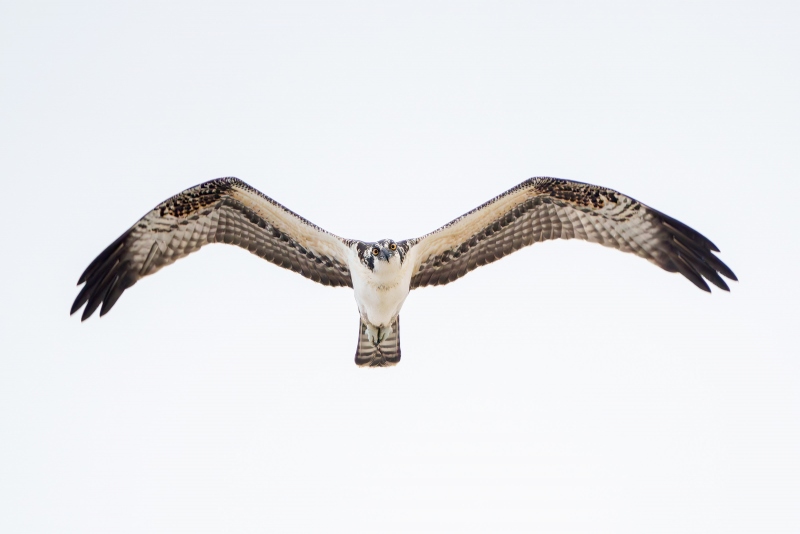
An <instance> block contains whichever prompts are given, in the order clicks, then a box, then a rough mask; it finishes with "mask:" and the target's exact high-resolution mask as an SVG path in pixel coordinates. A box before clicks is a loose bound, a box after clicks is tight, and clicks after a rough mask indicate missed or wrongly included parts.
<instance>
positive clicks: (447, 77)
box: [0, 0, 800, 534]
mask: <svg viewBox="0 0 800 534" xmlns="http://www.w3.org/2000/svg"><path fill="white" fill-rule="evenodd" d="M799 27H800V4H798V3H797V2H791V1H786V2H771V1H763V0H759V1H750V2H747V1H745V2H731V1H725V2H722V1H720V2H703V1H692V2H675V1H670V2H652V1H648V2H581V1H561V2H538V1H533V0H527V1H521V2H463V1H462V2H431V1H426V2H410V1H405V2H392V3H390V2H297V1H292V2H280V3H278V2H269V1H258V2H229V1H226V2H204V1H192V2H163V1H159V2H142V1H136V2H88V1H76V2H41V1H34V0H27V1H24V2H12V1H7V2H3V3H2V4H0V180H2V183H3V186H4V187H3V192H4V202H3V210H4V217H3V220H4V222H5V231H4V232H3V239H2V252H0V255H1V256H2V261H0V280H2V282H0V291H1V292H0V298H2V303H3V306H2V307H0V348H1V350H0V352H1V353H2V354H1V355H0V531H2V532H9V533H11V532H36V533H38V532H46V533H59V534H63V533H81V534H87V533H108V532H114V533H142V532H148V533H162V532H163V533H174V532H192V533H197V532H336V531H341V532H370V533H373V532H387V533H392V532H409V533H425V532H435V533H440V532H459V533H463V532H548V533H560V532H570V533H577V532H581V533H614V534H616V533H643V532H647V533H658V532H663V533H673V532H687V533H688V532H697V533H709V532H719V533H726V534H727V533H739V532H742V533H744V532H753V533H756V532H758V533H764V532H768V533H771V534H779V533H796V532H799V531H800V506H798V503H800V453H798V451H800V357H799V356H800V351H798V349H797V346H798V343H797V332H798V323H799V321H798V319H799V318H800V312H798V308H797V307H798V297H800V289H798V283H797V274H798V265H800V245H799V244H798V240H797V238H796V230H795V228H796V214H795V213H794V212H795V210H794V209H793V207H794V205H795V204H796V202H797V201H798V198H800V186H799V185H798V173H800V148H798V147H800V127H799V126H798V124H800V99H798V95H800V69H798V65H800V57H798V56H799V55H800V32H798V28H799ZM220 176H237V177H239V178H241V179H243V180H245V181H246V182H248V183H249V184H251V185H252V186H254V187H256V188H258V189H259V190H261V191H263V192H264V193H266V194H267V195H269V196H271V197H273V198H275V199H276V200H277V201H279V202H281V203H283V204H285V205H286V206H288V207H289V208H291V209H292V210H294V211H296V212H298V213H300V214H301V215H303V216H304V217H306V218H308V219H309V220H311V221H313V222H314V223H316V224H318V225H320V226H322V227H324V228H326V229H328V230H330V231H332V232H334V233H336V234H338V235H341V236H344V237H349V238H358V239H365V240H374V239H379V238H386V237H390V238H393V239H398V240H400V239H404V238H409V237H416V236H420V235H422V234H425V233H427V232H429V231H431V230H433V229H435V228H437V227H439V226H441V225H442V224H444V223H446V222H448V221H449V220H451V219H453V218H455V217H457V216H459V215H461V214H462V213H464V212H466V211H468V210H470V209H472V208H474V207H475V206H477V205H479V204H481V203H483V202H484V201H486V200H488V199H489V198H491V197H493V196H495V195H497V194H499V193H501V192H502V191H504V190H506V189H508V188H510V187H513V186H514V185H516V184H517V183H519V182H521V181H523V180H524V179H526V178H528V177H531V176H557V177H562V178H570V179H574V180H580V181H585V182H590V183H596V184H601V185H604V186H608V187H611V188H614V189H617V190H619V191H621V192H623V193H626V194H628V195H631V196H633V197H635V198H637V199H639V200H641V201H642V202H645V203H646V204H649V205H651V206H653V207H655V208H657V209H659V210H661V211H664V212H666V213H667V214H669V215H671V216H673V217H675V218H677V219H679V220H681V221H682V222H685V223H686V224H688V225H690V226H692V227H693V228H695V229H697V230H699V231H700V232H702V233H703V234H705V235H706V236H707V237H709V238H710V239H711V240H712V241H714V242H715V243H716V245H717V246H718V247H719V248H720V249H721V250H722V253H721V255H720V257H721V258H722V259H723V261H725V262H726V263H727V264H728V265H729V266H730V267H731V268H732V269H733V270H734V271H735V272H736V274H737V275H738V276H739V278H740V280H741V282H739V283H732V284H731V286H732V291H731V292H730V293H725V292H722V291H718V290H715V291H714V293H713V294H710V295H709V294H706V293H704V292H701V291H698V290H697V289H696V288H695V287H694V286H693V285H692V284H691V283H689V282H688V281H687V280H685V279H683V278H682V277H681V276H679V275H677V274H669V273H666V272H664V271H661V270H660V269H658V268H656V267H654V266H653V265H651V264H649V263H648V262H646V261H642V260H640V259H638V258H636V257H634V256H632V255H627V254H621V253H619V252H617V251H614V250H610V249H605V248H603V247H600V246H597V245H591V244H588V243H581V242H577V241H569V242H549V243H544V244H537V245H535V246H534V247H531V248H528V249H525V250H523V251H521V252H518V253H516V254H514V255H512V256H510V257H508V258H506V259H503V261H501V262H498V263H495V264H492V265H490V266H487V267H483V268H481V269H478V270H477V271H475V272H473V273H471V274H469V275H468V276H467V277H465V278H463V279H461V280H459V281H458V282H457V283H454V284H450V285H448V286H445V287H441V288H429V289H420V290H418V291H414V292H413V293H412V294H411V295H410V296H409V298H408V300H407V301H406V304H405V307H404V308H403V311H402V322H403V337H402V348H403V360H402V362H401V363H400V365H399V366H397V367H395V368H390V369H366V370H365V369H359V368H357V367H356V366H355V365H354V363H353V356H354V352H355V348H356V341H357V334H358V330H357V329H358V315H357V309H356V306H355V302H354V299H353V295H352V291H351V290H349V289H331V288H326V287H323V286H320V285H318V284H314V283H312V282H310V281H309V280H307V279H304V278H302V277H300V276H297V275H296V274H294V273H291V272H289V271H286V270H283V269H280V268H277V267H275V266H274V265H272V264H269V263H267V262H265V261H263V260H261V259H259V258H257V257H256V256H253V255H250V254H248V253H247V252H245V251H243V250H241V249H238V248H235V247H225V246H221V245H215V246H210V247H207V248H205V249H203V250H202V251H200V252H199V253H197V254H195V255H193V256H191V257H189V258H187V259H185V260H182V261H180V262H178V263H176V264H174V265H172V266H170V267H168V268H166V269H164V270H163V271H161V272H159V273H158V274H157V275H155V276H153V277H150V278H147V279H145V280H142V281H141V282H140V283H139V284H137V285H136V286H135V287H133V288H131V289H130V290H129V291H127V292H126V293H125V295H124V296H123V297H122V298H121V299H120V301H119V302H118V303H117V305H116V307H115V308H114V310H113V311H112V312H111V313H110V314H108V315H107V316H105V317H103V318H102V319H98V318H97V317H93V318H92V319H90V320H88V321H86V322H85V323H81V322H80V320H79V318H78V317H69V316H68V311H69V308H70V305H71V304H72V300H73V299H74V298H75V295H76V294H77V292H78V288H77V287H76V286H75V283H76V281H77V280H78V277H79V275H80V274H81V272H82V271H83V269H84V268H85V267H86V266H87V265H88V264H89V262H90V261H91V260H92V259H94V257H95V256H96V255H97V254H98V253H99V252H101V251H102V250H103V249H104V248H105V247H106V246H107V245H108V244H109V243H111V241H113V240H114V239H115V238H116V237H117V236H119V235H120V234H121V233H122V232H124V231H125V230H126V229H127V228H128V227H129V226H131V225H132V224H133V223H134V222H136V220H137V219H138V218H139V217H140V216H142V215H143V214H144V213H145V212H146V211H147V210H149V209H150V208H152V207H153V206H154V205H156V204H157V203H159V202H161V201H162V200H164V199H165V198H167V197H169V196H171V195H173V194H176V193H178V192H179V191H181V190H183V189H185V188H187V187H189V186H192V185H195V184H197V183H200V182H203V181H205V180H208V179H211V178H216V177H220ZM320 347H322V348H324V350H320Z"/></svg>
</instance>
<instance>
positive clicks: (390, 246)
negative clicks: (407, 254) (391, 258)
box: [389, 243, 397, 250]
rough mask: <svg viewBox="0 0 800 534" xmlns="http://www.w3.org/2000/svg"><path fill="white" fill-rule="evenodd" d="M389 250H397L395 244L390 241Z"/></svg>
mask: <svg viewBox="0 0 800 534" xmlns="http://www.w3.org/2000/svg"><path fill="white" fill-rule="evenodd" d="M389 250H397V245H395V244H394V243H392V244H391V245H389Z"/></svg>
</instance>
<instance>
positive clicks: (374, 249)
mask: <svg viewBox="0 0 800 534" xmlns="http://www.w3.org/2000/svg"><path fill="white" fill-rule="evenodd" d="M380 253H381V249H379V248H378V247H375V248H373V249H372V255H373V256H377V255H378V254H380Z"/></svg>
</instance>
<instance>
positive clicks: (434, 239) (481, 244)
mask: <svg viewBox="0 0 800 534" xmlns="http://www.w3.org/2000/svg"><path fill="white" fill-rule="evenodd" d="M551 239H580V240H583V241H589V242H592V243H599V244H601V245H603V246H606V247H611V248H615V249H618V250H620V251H622V252H629V253H632V254H636V255H637V256H640V257H642V258H645V259H647V260H649V261H650V262H652V263H654V264H656V265H658V266H659V267H661V268H662V269H664V270H666V271H670V272H680V273H681V274H682V275H683V276H685V277H686V278H687V279H688V280H690V281H691V282H692V283H693V284H695V285H696V286H697V287H699V288H700V289H702V290H704V291H710V289H709V287H708V284H707V283H706V280H707V281H709V282H711V283H712V284H714V285H715V286H717V287H718V288H720V289H723V290H725V291H728V289H729V288H728V285H727V284H726V283H725V281H724V280H723V279H722V277H721V276H720V275H722V276H724V277H726V278H729V279H731V280H736V275H735V274H733V271H731V270H730V268H728V266H727V265H725V264H724V263H723V262H722V261H721V260H720V259H719V258H717V257H716V256H715V255H714V252H719V249H718V248H717V247H716V246H715V245H714V244H713V243H712V242H711V241H709V240H708V239H707V238H706V237H705V236H703V235H701V234H700V233H699V232H697V231H695V230H693V229H692V228H689V227H688V226H686V225H685V224H683V223H681V222H680V221H677V220H675V219H673V218H672V217H669V216H668V215H665V214H663V213H661V212H659V211H657V210H654V209H653V208H650V207H649V206H647V205H645V204H642V203H641V202H638V201H637V200H635V199H633V198H631V197H628V196H626V195H623V194H621V193H619V192H617V191H614V190H613V189H607V188H604V187H599V186H595V185H590V184H585V183H581V182H573V181H569V180H561V179H558V178H531V179H530V180H527V181H525V182H523V183H521V184H520V185H518V186H516V187H514V188H512V189H510V190H508V191H506V192H505V193H503V194H501V195H499V196H497V197H495V198H493V199H492V200H490V201H489V202H486V203H485V204H483V205H481V206H479V207H477V208H475V209H474V210H472V211H470V212H469V213H467V214H465V215H463V216H461V217H459V218H457V219H455V220H454V221H452V222H450V223H448V224H446V225H445V226H443V227H442V228H439V229H438V230H436V231H434V232H431V233H430V234H427V235H425V236H423V237H420V238H417V239H410V240H408V241H407V242H406V243H407V245H408V246H409V247H410V250H409V256H410V257H411V258H413V260H414V262H415V264H414V265H415V268H414V274H413V275H412V278H411V288H412V289H413V288H417V287H422V286H428V285H442V284H447V283H449V282H452V281H454V280H457V279H458V278H460V277H462V276H464V275H465V274H467V273H468V272H469V271H472V270H473V269H476V268H477V267H480V266H481V265H486V264H488V263H491V262H493V261H496V260H498V259H500V258H502V257H504V256H506V255H508V254H511V253H512V252H515V251H517V250H519V249H521V248H523V247H526V246H529V245H532V244H533V243H537V242H540V241H547V240H551Z"/></svg>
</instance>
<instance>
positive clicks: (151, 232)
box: [70, 178, 352, 320]
mask: <svg viewBox="0 0 800 534" xmlns="http://www.w3.org/2000/svg"><path fill="white" fill-rule="evenodd" d="M208 243H227V244H232V245H237V246H240V247H242V248H244V249H246V250H249V251H250V252H252V253H253V254H256V255H257V256H260V257H262V258H264V259H265V260H267V261H270V262H272V263H274V264H275V265H278V266H280V267H284V268H286V269H291V270H292V271H295V272H297V273H300V274H302V275H303V276H305V277H306V278H310V279H311V280H313V281H315V282H319V283H320V284H323V285H328V286H349V287H352V281H351V279H350V271H349V269H348V267H347V254H348V247H347V243H346V241H345V240H343V239H342V238H340V237H337V236H335V235H333V234H331V233H329V232H326V231H325V230H323V229H322V228H319V227H318V226H316V225H314V224H312V223H310V222H309V221H307V220H306V219H304V218H302V217H300V216H299V215H297V214H296V213H293V212H292V211H290V210H288V209H287V208H285V207H284V206H282V205H280V204H278V203H277V202H275V201H274V200H272V199H271V198H269V197H268V196H266V195H264V194H262V193H260V192H259V191H258V190H256V189H254V188H252V187H250V186H249V185H247V184H246V183H244V182H242V181H241V180H238V179H236V178H218V179H216V180H211V181H209V182H205V183H203V184H200V185H198V186H195V187H192V188H190V189H187V190H186V191H183V192H182V193H180V194H178V195H175V196H174V197H172V198H170V199H168V200H166V201H164V202H162V203H161V204H159V205H158V206H156V207H155V208H154V209H153V210H151V211H150V212H149V213H147V214H146V215H145V216H144V217H142V218H141V219H140V220H139V222H137V223H136V224H134V225H133V226H132V227H131V228H130V229H129V230H128V231H127V232H125V233H124V234H122V235H121V236H120V237H119V238H118V239H117V240H116V241H114V242H113V243H111V245H109V246H108V248H106V249H105V250H104V251H103V252H102V253H101V254H100V255H99V256H98V257H97V258H96V259H95V260H94V261H93V262H92V263H91V265H89V267H87V268H86V270H85V271H84V273H83V274H82V275H81V278H80V280H79V281H78V285H80V284H82V283H85V285H84V286H83V288H82V289H81V291H80V293H79V294H78V297H77V298H76V299H75V303H74V304H73V305H72V310H71V311H70V313H71V314H72V313H75V312H76V311H78V310H79V309H80V307H81V306H83V305H84V304H86V308H85V309H84V310H83V315H82V317H81V320H85V319H87V318H88V317H89V316H91V315H92V314H93V313H94V311H95V310H96V309H97V307H98V306H100V305H101V304H102V308H101V309H100V315H101V316H102V315H104V314H106V313H107V312H108V311H109V310H110V309H111V308H112V307H113V306H114V304H115V303H116V302H117V299H119V297H120V295H122V292H123V291H125V290H126V289H128V288H129V287H131V286H132V285H133V284H135V283H136V282H138V281H139V280H140V279H141V278H143V277H145V276H147V275H149V274H153V273H154V272H156V271H158V270H159V269H161V268H162V267H164V266H165V265H169V264H171V263H173V262H174V261H176V260H178V259H180V258H183V257H184V256H187V255H189V254H191V253H192V252H195V251H196V250H199V249H200V247H202V246H203V245H206V244H208Z"/></svg>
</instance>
